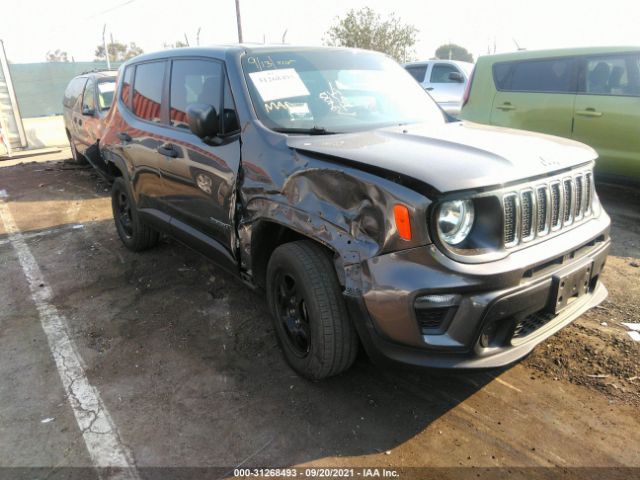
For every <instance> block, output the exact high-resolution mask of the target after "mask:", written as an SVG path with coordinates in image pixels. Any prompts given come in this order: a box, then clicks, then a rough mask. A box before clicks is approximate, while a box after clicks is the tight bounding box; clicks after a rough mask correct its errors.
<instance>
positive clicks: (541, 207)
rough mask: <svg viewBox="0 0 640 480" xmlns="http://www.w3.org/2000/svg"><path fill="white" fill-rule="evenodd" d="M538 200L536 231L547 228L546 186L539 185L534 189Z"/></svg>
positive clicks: (542, 230)
mask: <svg viewBox="0 0 640 480" xmlns="http://www.w3.org/2000/svg"><path fill="white" fill-rule="evenodd" d="M536 195H537V200H538V218H537V220H538V232H544V231H545V230H546V229H547V187H540V188H538V190H537V191H536Z"/></svg>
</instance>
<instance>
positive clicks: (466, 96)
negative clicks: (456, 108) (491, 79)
mask: <svg viewBox="0 0 640 480" xmlns="http://www.w3.org/2000/svg"><path fill="white" fill-rule="evenodd" d="M475 75H476V69H475V68H474V69H473V71H472V72H471V77H469V81H468V82H467V86H466V87H465V89H464V95H463V96H462V106H463V107H464V106H465V105H466V104H467V102H468V101H469V94H470V93H471V84H472V83H473V77H475Z"/></svg>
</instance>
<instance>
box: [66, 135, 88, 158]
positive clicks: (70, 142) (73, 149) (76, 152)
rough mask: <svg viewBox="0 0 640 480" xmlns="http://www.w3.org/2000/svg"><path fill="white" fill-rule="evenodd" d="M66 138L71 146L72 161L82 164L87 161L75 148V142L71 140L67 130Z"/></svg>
mask: <svg viewBox="0 0 640 480" xmlns="http://www.w3.org/2000/svg"><path fill="white" fill-rule="evenodd" d="M67 138H68V139H69V146H70V147H71V157H72V158H73V163H75V164H76V165H84V164H86V163H87V159H86V158H85V156H84V155H82V154H81V153H80V152H78V149H77V148H76V144H75V143H74V141H73V140H71V135H70V134H69V132H67Z"/></svg>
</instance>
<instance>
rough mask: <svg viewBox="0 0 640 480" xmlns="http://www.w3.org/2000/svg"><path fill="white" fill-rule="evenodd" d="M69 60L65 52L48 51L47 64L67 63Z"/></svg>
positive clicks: (58, 50)
mask: <svg viewBox="0 0 640 480" xmlns="http://www.w3.org/2000/svg"><path fill="white" fill-rule="evenodd" d="M68 61H69V58H68V57H67V52H64V51H62V50H60V49H56V50H55V51H53V52H52V51H51V50H49V51H48V52H47V62H68Z"/></svg>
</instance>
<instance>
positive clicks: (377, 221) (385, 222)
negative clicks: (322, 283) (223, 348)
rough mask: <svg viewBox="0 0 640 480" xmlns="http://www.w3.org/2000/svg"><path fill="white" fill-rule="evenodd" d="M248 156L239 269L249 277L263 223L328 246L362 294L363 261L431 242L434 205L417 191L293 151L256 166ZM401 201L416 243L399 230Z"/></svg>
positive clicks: (342, 275)
mask: <svg viewBox="0 0 640 480" xmlns="http://www.w3.org/2000/svg"><path fill="white" fill-rule="evenodd" d="M283 150H284V149H283ZM250 158H251V157H250V156H248V155H246V154H245V156H244V159H245V160H244V161H243V169H244V172H243V173H244V175H243V179H242V188H241V202H242V204H243V208H242V218H241V221H240V222H239V228H238V233H239V237H240V244H241V245H240V248H241V267H242V269H243V270H244V272H246V273H248V274H249V275H251V274H252V264H253V263H255V259H254V258H253V255H254V252H255V251H256V242H260V241H261V239H260V238H253V237H254V236H255V235H256V234H257V232H259V230H260V229H259V225H260V224H263V223H264V222H273V223H275V224H278V225H281V226H284V227H287V228H288V229H291V230H293V231H295V232H297V233H298V234H300V235H301V236H303V237H307V238H311V239H313V240H315V241H318V242H320V243H322V244H324V245H325V246H326V247H328V248H329V249H331V250H332V251H333V252H334V260H335V263H336V270H337V273H338V277H339V279H340V281H341V283H343V285H344V286H345V290H346V291H347V292H349V291H352V290H356V291H362V288H363V286H362V285H361V280H360V278H361V275H360V264H361V262H363V261H365V260H367V259H369V258H372V257H375V256H377V255H380V254H382V253H389V252H393V251H398V250H403V249H408V248H413V247H417V246H420V245H425V244H427V243H430V241H429V238H428V230H427V221H426V214H427V208H428V206H429V204H430V201H429V200H428V199H427V198H426V197H425V196H424V195H422V194H420V193H417V192H415V191H413V190H410V189H409V188H407V187H404V186H402V185H399V184H397V183H394V182H392V181H390V180H387V179H384V178H381V177H378V176H376V175H373V174H370V173H367V172H363V171H361V170H358V169H356V168H353V167H350V166H345V165H340V164H337V163H336V162H335V161H326V160H324V159H318V158H313V157H310V156H307V155H305V154H303V153H300V152H297V151H295V150H291V149H289V148H286V151H284V152H282V154H281V155H278V158H271V159H269V162H268V163H267V162H265V161H262V162H260V166H257V165H254V164H251V163H250V161H249V160H248V159H250ZM265 165H268V167H269V171H267V170H265V169H264V168H263V167H265ZM398 203H401V204H404V205H406V206H407V207H408V209H409V212H410V215H411V229H412V238H411V240H403V239H402V238H400V237H399V236H398V233H397V231H396V226H395V221H394V217H393V207H394V206H395V205H396V204H398Z"/></svg>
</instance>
